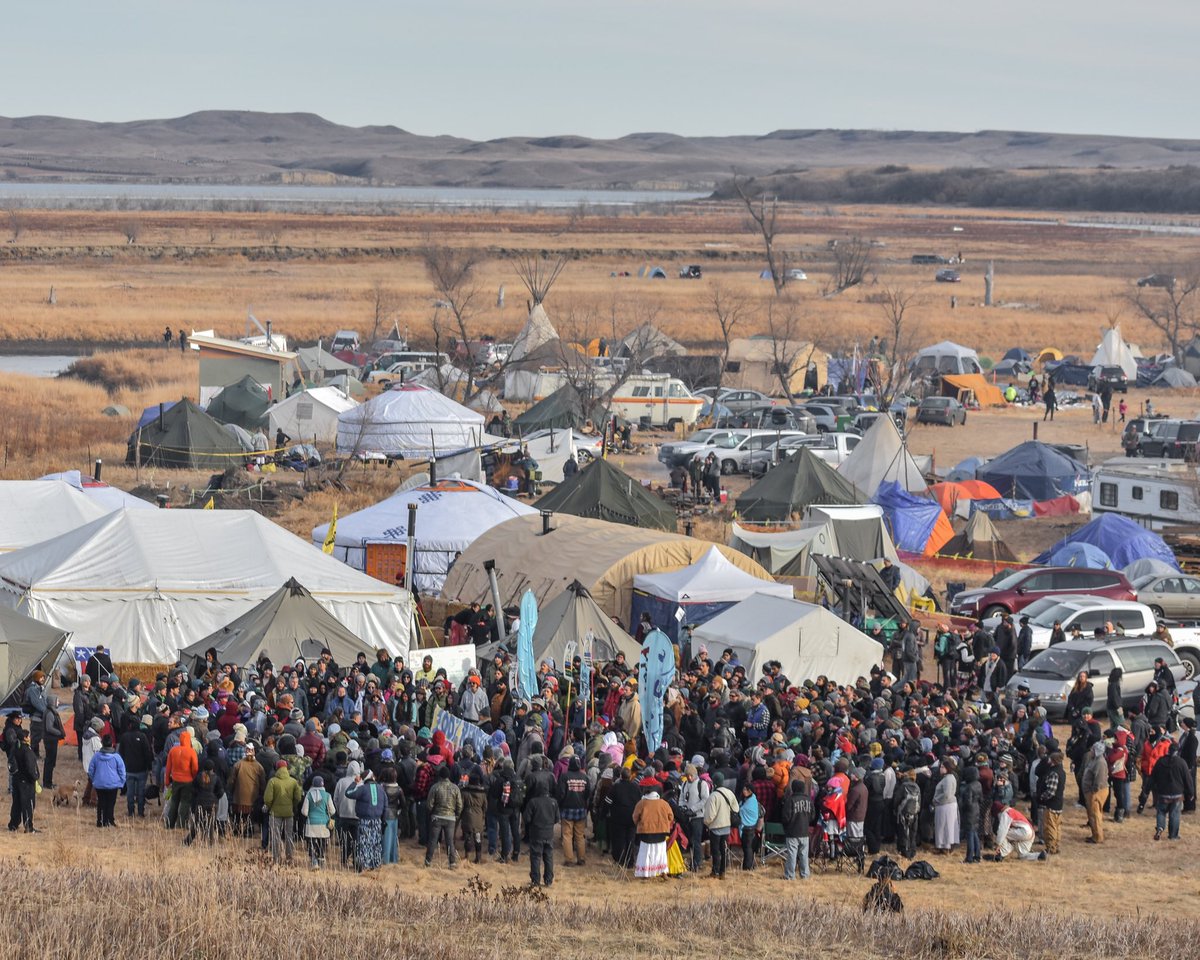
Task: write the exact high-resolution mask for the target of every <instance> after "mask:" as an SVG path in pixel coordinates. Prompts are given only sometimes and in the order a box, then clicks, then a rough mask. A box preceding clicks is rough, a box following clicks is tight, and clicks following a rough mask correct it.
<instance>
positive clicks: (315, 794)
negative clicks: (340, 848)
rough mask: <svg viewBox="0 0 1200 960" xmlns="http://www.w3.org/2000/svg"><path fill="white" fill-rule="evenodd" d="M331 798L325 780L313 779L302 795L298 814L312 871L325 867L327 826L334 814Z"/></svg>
mask: <svg viewBox="0 0 1200 960" xmlns="http://www.w3.org/2000/svg"><path fill="white" fill-rule="evenodd" d="M335 809H336V808H335V807H334V805H333V797H331V796H330V795H329V792H328V791H327V790H326V789H325V778H324V777H321V776H316V777H313V780H312V786H311V787H309V789H308V792H306V793H305V794H304V801H303V802H302V803H301V804H300V814H301V816H303V817H304V839H305V842H306V843H307V844H308V862H309V867H310V868H311V869H313V870H320V869H321V868H322V867H323V866H325V847H326V845H327V844H328V843H329V824H330V823H331V822H332V820H333V815H334V812H335Z"/></svg>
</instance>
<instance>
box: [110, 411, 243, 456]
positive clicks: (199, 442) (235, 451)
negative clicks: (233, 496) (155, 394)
mask: <svg viewBox="0 0 1200 960" xmlns="http://www.w3.org/2000/svg"><path fill="white" fill-rule="evenodd" d="M241 454H242V448H241V445H240V444H239V443H238V442H237V440H235V439H234V438H233V437H231V436H230V435H229V434H228V433H226V432H225V430H224V429H223V428H222V427H221V425H220V424H219V423H217V421H216V420H214V419H213V418H212V417H210V416H209V415H208V414H207V413H205V412H204V411H203V410H201V409H200V408H199V407H198V406H196V405H195V404H194V403H192V401H191V400H181V401H179V403H176V404H173V405H172V406H171V408H170V409H169V410H164V411H163V412H162V413H160V414H159V415H158V416H156V417H154V418H153V419H151V420H150V421H149V422H147V423H146V424H145V426H141V427H138V428H137V429H136V430H134V431H133V433H132V434H130V436H129V444H128V447H127V450H126V453H125V462H126V463H137V462H139V459H140V462H141V464H142V466H155V467H181V468H184V469H189V470H224V469H225V468H226V467H232V466H237V465H238V464H240V463H241V459H240V456H241Z"/></svg>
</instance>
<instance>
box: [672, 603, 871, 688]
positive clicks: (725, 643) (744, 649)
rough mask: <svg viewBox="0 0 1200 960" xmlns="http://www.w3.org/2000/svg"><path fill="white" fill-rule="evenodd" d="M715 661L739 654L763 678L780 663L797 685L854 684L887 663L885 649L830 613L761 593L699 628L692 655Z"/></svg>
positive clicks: (753, 674) (749, 671)
mask: <svg viewBox="0 0 1200 960" xmlns="http://www.w3.org/2000/svg"><path fill="white" fill-rule="evenodd" d="M701 643H702V644H704V645H705V646H707V647H708V650H709V654H710V655H711V656H714V657H715V656H720V654H721V651H723V650H724V649H725V648H726V647H731V648H733V651H734V653H736V654H737V657H738V660H739V661H741V663H742V665H743V666H744V667H745V668H746V676H748V677H758V676H761V675H762V668H763V664H765V663H766V662H767V661H768V660H778V661H779V662H780V664H782V667H783V673H784V674H785V675H786V676H787V677H788V679H789V680H791V681H792V683H796V684H798V683H800V682H801V681H803V680H810V679H811V680H815V679H816V678H817V677H818V676H821V675H824V676H826V677H828V678H829V679H830V680H833V681H834V682H835V683H853V682H854V681H855V680H857V679H858V678H859V677H866V676H868V675H869V674H870V671H871V667H873V666H875V665H876V664H878V663H880V662H881V661H882V659H883V648H882V647H881V646H880V645H879V644H878V643H876V642H875V641H874V640H872V639H871V638H870V637H868V636H867V635H866V634H864V633H862V632H861V631H859V630H856V629H854V627H852V626H850V624H848V623H846V622H845V621H844V620H839V619H838V618H837V617H836V616H835V615H834V614H832V613H830V612H829V611H828V610H826V609H825V608H824V607H820V606H816V605H815V604H811V603H803V602H801V601H799V600H786V599H783V598H781V597H772V596H768V595H767V594H764V593H756V594H754V595H752V596H750V597H747V598H746V599H745V600H743V601H742V602H741V603H736V604H734V605H733V606H732V607H730V608H729V609H728V610H725V611H724V612H722V613H719V614H717V615H716V616H715V617H713V618H712V619H711V620H709V621H708V622H707V623H704V624H701V625H700V626H699V627H697V628H696V631H695V633H694V635H693V638H692V649H697V644H701Z"/></svg>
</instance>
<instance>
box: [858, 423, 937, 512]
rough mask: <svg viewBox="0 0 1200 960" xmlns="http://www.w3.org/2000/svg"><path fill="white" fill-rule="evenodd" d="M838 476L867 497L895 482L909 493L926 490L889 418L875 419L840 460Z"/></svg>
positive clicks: (918, 469)
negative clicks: (882, 486) (848, 453)
mask: <svg viewBox="0 0 1200 960" xmlns="http://www.w3.org/2000/svg"><path fill="white" fill-rule="evenodd" d="M838 473H840V474H841V475H842V476H843V477H845V478H846V479H847V480H849V481H850V482H851V483H852V484H854V486H856V487H857V488H858V489H859V490H860V491H861V492H862V493H863V494H865V495H866V496H868V497H870V496H873V495H874V493H875V491H876V490H878V489H879V485H880V484H881V483H886V482H888V481H892V482H893V483H898V484H899V485H900V486H901V487H903V488H904V489H905V490H907V491H908V492H909V493H924V492H925V490H926V489H927V487H926V484H925V478H924V477H923V476H921V470H920V468H919V467H918V466H917V464H916V462H915V461H914V460H913V458H912V457H911V456H910V455H909V452H908V448H907V447H906V446H905V445H904V440H903V439H902V438H901V436H900V431H899V430H898V429H897V428H896V423H895V421H894V420H892V418H891V417H878V418H876V420H875V422H874V423H873V424H872V425H871V427H870V429H868V430H867V432H866V433H865V434H864V435H863V438H862V440H861V441H859V443H858V446H856V447H855V448H854V449H853V450H851V451H850V456H848V457H847V458H846V459H845V460H843V461H842V463H841V466H839V467H838Z"/></svg>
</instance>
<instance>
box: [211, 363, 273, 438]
mask: <svg viewBox="0 0 1200 960" xmlns="http://www.w3.org/2000/svg"><path fill="white" fill-rule="evenodd" d="M270 405H271V397H270V394H269V393H268V392H267V388H266V387H264V386H263V385H262V384H261V383H259V382H258V381H257V380H255V379H254V378H253V377H251V376H249V375H246V376H244V377H242V379H241V380H239V381H238V382H237V383H231V384H229V386H227V387H226V388H225V389H224V390H222V391H221V392H220V393H218V394H217V395H216V396H215V397H213V398H212V400H210V401H209V404H208V415H209V416H210V417H212V418H213V419H214V420H219V421H220V422H221V423H235V424H237V425H238V426H239V427H243V428H244V429H246V430H254V429H256V428H258V427H260V426H262V425H263V424H265V423H266V416H267V408H268V407H269V406H270Z"/></svg>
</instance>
